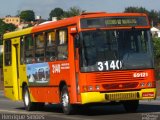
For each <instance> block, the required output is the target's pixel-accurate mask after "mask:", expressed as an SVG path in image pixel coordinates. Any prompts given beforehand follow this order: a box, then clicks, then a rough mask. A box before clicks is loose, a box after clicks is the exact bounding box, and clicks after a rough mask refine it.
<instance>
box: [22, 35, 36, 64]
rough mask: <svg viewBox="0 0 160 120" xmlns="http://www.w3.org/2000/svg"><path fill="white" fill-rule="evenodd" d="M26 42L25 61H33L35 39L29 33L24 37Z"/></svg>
mask: <svg viewBox="0 0 160 120" xmlns="http://www.w3.org/2000/svg"><path fill="white" fill-rule="evenodd" d="M24 43H25V47H24V48H25V63H27V64H29V63H33V62H35V60H34V40H33V38H32V35H28V36H25V37H24Z"/></svg>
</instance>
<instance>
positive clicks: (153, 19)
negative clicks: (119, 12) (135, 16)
mask: <svg viewBox="0 0 160 120" xmlns="http://www.w3.org/2000/svg"><path fill="white" fill-rule="evenodd" d="M124 12H131V13H133V12H134V13H137V12H138V13H146V14H147V15H148V17H149V21H150V23H152V25H153V26H157V24H158V23H159V22H160V14H159V13H158V12H157V11H155V10H151V11H148V10H146V9H145V8H143V7H127V8H125V10H124Z"/></svg>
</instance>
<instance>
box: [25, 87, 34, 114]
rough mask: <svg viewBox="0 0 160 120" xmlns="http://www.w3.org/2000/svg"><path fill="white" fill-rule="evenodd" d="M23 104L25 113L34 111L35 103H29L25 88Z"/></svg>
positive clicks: (28, 95) (27, 92)
mask: <svg viewBox="0 0 160 120" xmlns="http://www.w3.org/2000/svg"><path fill="white" fill-rule="evenodd" d="M23 102H24V106H25V109H26V110H27V111H32V110H35V109H36V103H35V102H31V98H30V93H29V90H28V87H27V86H25V87H24V89H23Z"/></svg>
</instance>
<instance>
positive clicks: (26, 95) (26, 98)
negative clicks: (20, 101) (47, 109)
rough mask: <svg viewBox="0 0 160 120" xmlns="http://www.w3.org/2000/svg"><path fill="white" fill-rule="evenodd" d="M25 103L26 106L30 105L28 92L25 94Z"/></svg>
mask: <svg viewBox="0 0 160 120" xmlns="http://www.w3.org/2000/svg"><path fill="white" fill-rule="evenodd" d="M24 102H25V105H26V106H28V105H29V94H28V92H27V91H26V92H25V94H24Z"/></svg>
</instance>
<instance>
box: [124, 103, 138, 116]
mask: <svg viewBox="0 0 160 120" xmlns="http://www.w3.org/2000/svg"><path fill="white" fill-rule="evenodd" d="M123 106H124V108H125V110H126V112H129V113H132V112H136V111H137V109H138V106H139V100H129V101H124V102H123Z"/></svg>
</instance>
